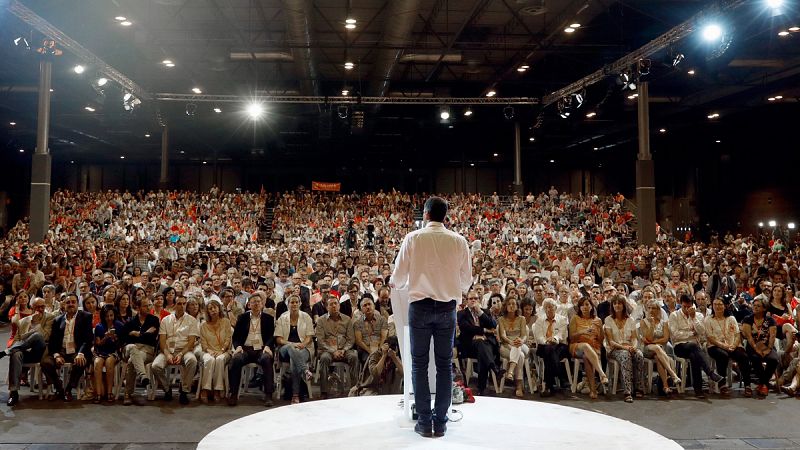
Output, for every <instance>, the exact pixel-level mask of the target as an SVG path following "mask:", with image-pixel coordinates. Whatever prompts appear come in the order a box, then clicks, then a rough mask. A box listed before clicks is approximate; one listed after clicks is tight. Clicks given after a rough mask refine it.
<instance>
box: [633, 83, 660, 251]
mask: <svg viewBox="0 0 800 450" xmlns="http://www.w3.org/2000/svg"><path fill="white" fill-rule="evenodd" d="M638 100H639V155H638V160H637V161H636V205H637V207H638V210H639V211H638V214H637V223H638V225H637V226H638V229H637V230H636V235H637V236H638V238H639V243H640V244H652V243H654V242H655V241H656V180H655V166H654V165H653V157H652V155H651V154H650V103H649V102H650V94H649V89H648V85H647V82H646V81H644V82H642V83H639V99H638Z"/></svg>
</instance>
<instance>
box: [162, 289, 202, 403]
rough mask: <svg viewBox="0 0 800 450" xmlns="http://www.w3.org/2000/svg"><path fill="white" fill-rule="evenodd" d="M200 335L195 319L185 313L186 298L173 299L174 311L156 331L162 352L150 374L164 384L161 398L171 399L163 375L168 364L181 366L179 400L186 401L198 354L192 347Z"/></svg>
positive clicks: (170, 391)
mask: <svg viewBox="0 0 800 450" xmlns="http://www.w3.org/2000/svg"><path fill="white" fill-rule="evenodd" d="M199 338H200V325H199V323H198V322H197V319H195V318H194V317H192V316H190V315H189V314H186V297H184V296H182V295H181V296H178V298H176V299H175V312H174V313H172V314H170V315H168V316H167V317H164V319H163V320H162V321H161V327H160V329H159V331H158V340H159V348H160V349H161V353H159V354H158V356H156V358H155V359H154V360H153V376H154V377H155V379H156V380H158V382H159V383H161V386H163V387H164V400H166V401H170V400H172V387H171V386H170V384H169V381H168V380H167V376H166V368H167V365H179V366H183V367H182V368H181V390H180V402H181V404H182V405H187V404H189V391H190V390H191V388H192V381H193V380H194V375H195V373H196V372H197V357H196V356H195V355H194V347H195V343H196V342H197V339H199Z"/></svg>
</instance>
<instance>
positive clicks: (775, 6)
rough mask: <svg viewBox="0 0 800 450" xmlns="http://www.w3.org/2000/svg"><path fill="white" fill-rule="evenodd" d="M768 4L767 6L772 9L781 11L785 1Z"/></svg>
mask: <svg viewBox="0 0 800 450" xmlns="http://www.w3.org/2000/svg"><path fill="white" fill-rule="evenodd" d="M766 2H767V6H769V7H770V8H772V9H779V8H780V7H781V6H783V0H766Z"/></svg>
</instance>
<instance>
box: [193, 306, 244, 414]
mask: <svg viewBox="0 0 800 450" xmlns="http://www.w3.org/2000/svg"><path fill="white" fill-rule="evenodd" d="M230 294H231V295H233V291H231V292H230ZM222 298H223V299H224V298H225V294H224V293H223V295H222ZM237 305H238V303H237ZM223 311H224V309H223V306H222V304H221V303H220V302H218V301H216V300H214V299H211V300H209V301H208V305H206V316H207V319H206V321H205V322H203V324H202V325H200V346H201V347H202V349H203V359H202V361H203V367H202V369H201V370H202V371H203V373H202V376H201V377H200V378H201V380H202V386H200V389H201V390H200V401H201V402H203V403H206V402H208V400H212V401H213V400H216V399H222V398H224V397H225V370H226V369H227V365H228V361H229V360H230V357H231V353H230V351H231V338H232V336H233V332H232V329H231V322H230V320H228V317H227V316H226V315H224V313H223ZM212 389H213V394H212V393H211V392H212Z"/></svg>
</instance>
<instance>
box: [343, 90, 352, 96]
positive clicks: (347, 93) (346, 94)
mask: <svg viewBox="0 0 800 450" xmlns="http://www.w3.org/2000/svg"><path fill="white" fill-rule="evenodd" d="M348 95H350V91H349V90H347V89H342V97H347V96H348Z"/></svg>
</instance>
